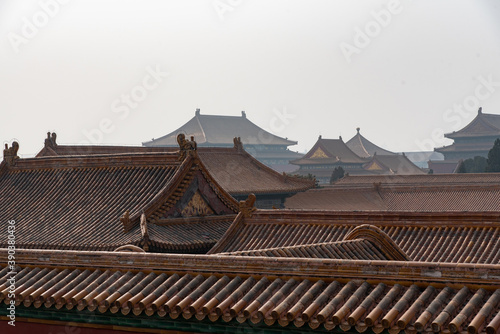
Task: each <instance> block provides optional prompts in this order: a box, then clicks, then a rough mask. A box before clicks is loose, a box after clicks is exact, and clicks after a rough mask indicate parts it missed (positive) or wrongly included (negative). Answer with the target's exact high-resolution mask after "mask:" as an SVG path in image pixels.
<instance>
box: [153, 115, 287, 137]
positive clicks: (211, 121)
mask: <svg viewBox="0 0 500 334" xmlns="http://www.w3.org/2000/svg"><path fill="white" fill-rule="evenodd" d="M179 133H184V134H185V135H186V136H187V137H190V136H193V137H194V139H195V140H196V142H197V143H198V145H200V146H220V145H223V146H231V145H232V144H233V138H234V137H240V138H241V141H242V142H243V144H244V145H285V146H290V145H296V144H297V142H296V141H292V140H288V139H286V138H282V137H278V136H276V135H274V134H272V133H270V132H268V131H266V130H264V129H262V128H261V127H259V126H257V125H256V124H254V123H252V122H251V121H250V120H249V119H248V118H247V117H246V114H245V112H244V111H242V112H241V116H220V115H202V114H201V113H200V109H196V113H195V116H194V117H193V118H191V119H190V120H189V121H188V122H187V123H186V124H184V125H182V126H181V127H180V128H178V129H177V130H175V131H172V132H170V133H169V134H167V135H165V136H162V137H160V138H157V139H153V140H151V141H148V142H144V143H143V145H144V146H177V140H176V138H177V135H178V134H179Z"/></svg>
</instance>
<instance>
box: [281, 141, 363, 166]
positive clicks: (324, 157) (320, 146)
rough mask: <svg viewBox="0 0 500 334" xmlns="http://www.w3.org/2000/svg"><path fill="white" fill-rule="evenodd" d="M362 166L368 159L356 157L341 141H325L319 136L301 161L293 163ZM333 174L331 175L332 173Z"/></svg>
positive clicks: (293, 162)
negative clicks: (352, 164) (339, 163)
mask: <svg viewBox="0 0 500 334" xmlns="http://www.w3.org/2000/svg"><path fill="white" fill-rule="evenodd" d="M340 161H342V162H344V163H355V164H362V163H365V162H367V161H368V160H367V159H364V158H361V157H359V156H357V155H356V153H354V152H353V151H351V149H350V148H349V147H348V146H347V145H346V144H345V143H344V142H343V141H342V138H340V139H323V138H322V137H321V136H319V138H318V140H317V141H316V144H314V146H313V147H312V148H311V149H310V150H309V152H307V154H306V155H305V156H303V157H302V158H301V159H298V160H294V161H291V162H290V163H292V164H294V165H304V164H333V163H337V162H340ZM330 174H331V173H330Z"/></svg>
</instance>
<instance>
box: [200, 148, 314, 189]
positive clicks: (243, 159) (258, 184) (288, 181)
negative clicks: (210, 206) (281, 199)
mask: <svg viewBox="0 0 500 334" xmlns="http://www.w3.org/2000/svg"><path fill="white" fill-rule="evenodd" d="M199 154H200V157H201V159H202V161H203V163H204V164H205V165H206V166H207V169H208V170H209V171H210V173H211V174H212V176H213V177H214V178H215V180H217V182H218V183H219V184H220V185H221V186H222V187H224V189H227V191H228V192H229V193H231V194H232V195H241V194H248V193H254V194H256V195H259V194H271V193H296V192H299V191H304V190H307V189H310V188H312V187H314V181H313V180H307V179H302V178H298V177H293V176H287V175H283V174H279V173H277V172H276V171H274V170H272V169H271V168H270V167H267V166H266V165H264V164H262V163H260V162H259V161H257V160H256V159H254V158H253V157H252V156H251V155H250V154H248V153H247V152H245V150H243V149H239V150H238V149H225V148H216V147H213V148H206V149H200V152H199Z"/></svg>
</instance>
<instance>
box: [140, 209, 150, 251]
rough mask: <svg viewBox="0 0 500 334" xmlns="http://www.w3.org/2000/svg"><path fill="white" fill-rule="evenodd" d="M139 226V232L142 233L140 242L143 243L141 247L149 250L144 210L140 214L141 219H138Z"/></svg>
mask: <svg viewBox="0 0 500 334" xmlns="http://www.w3.org/2000/svg"><path fill="white" fill-rule="evenodd" d="M140 227H141V234H142V243H143V247H142V248H143V249H144V250H145V251H146V252H147V251H148V250H149V246H148V244H149V232H148V221H147V219H146V215H145V214H144V212H143V213H142V215H141V221H140Z"/></svg>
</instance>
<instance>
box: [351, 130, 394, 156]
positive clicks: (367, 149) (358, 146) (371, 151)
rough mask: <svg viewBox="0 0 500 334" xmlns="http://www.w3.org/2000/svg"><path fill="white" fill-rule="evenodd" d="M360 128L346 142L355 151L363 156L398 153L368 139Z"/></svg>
mask: <svg viewBox="0 0 500 334" xmlns="http://www.w3.org/2000/svg"><path fill="white" fill-rule="evenodd" d="M359 130H360V129H359V128H357V129H356V131H357V133H356V135H354V137H352V138H351V139H349V140H348V141H347V142H346V143H345V144H346V145H347V147H349V148H350V149H351V150H352V151H353V152H354V153H356V154H357V155H358V156H360V157H362V158H368V157H371V156H373V155H375V154H378V155H381V154H383V155H392V154H396V153H394V152H391V151H388V150H384V149H383V148H381V147H380V146H377V145H375V144H374V143H372V142H371V141H369V140H368V139H366V138H365V137H364V136H363V135H362V134H361V133H360V132H359Z"/></svg>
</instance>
